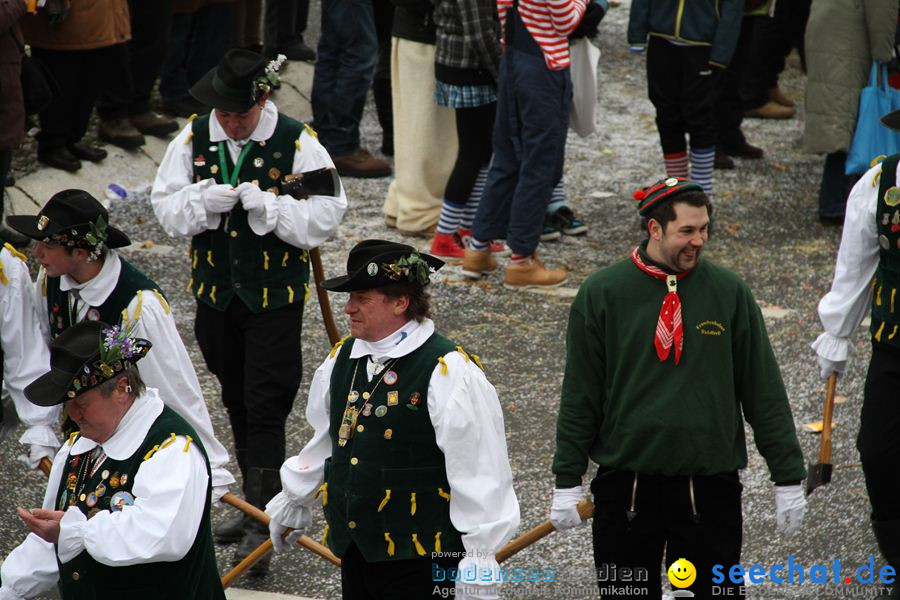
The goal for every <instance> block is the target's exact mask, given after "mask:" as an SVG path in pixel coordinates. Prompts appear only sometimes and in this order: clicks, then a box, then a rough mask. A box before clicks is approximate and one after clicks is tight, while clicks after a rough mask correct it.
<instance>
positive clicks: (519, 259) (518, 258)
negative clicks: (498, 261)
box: [509, 252, 531, 265]
mask: <svg viewBox="0 0 900 600" xmlns="http://www.w3.org/2000/svg"><path fill="white" fill-rule="evenodd" d="M529 258H531V256H529V255H527V254H516V253H515V252H513V253H512V254H511V255H510V257H509V262H510V263H511V264H514V265H522V264H525V262H526V261H527V260H528V259H529Z"/></svg>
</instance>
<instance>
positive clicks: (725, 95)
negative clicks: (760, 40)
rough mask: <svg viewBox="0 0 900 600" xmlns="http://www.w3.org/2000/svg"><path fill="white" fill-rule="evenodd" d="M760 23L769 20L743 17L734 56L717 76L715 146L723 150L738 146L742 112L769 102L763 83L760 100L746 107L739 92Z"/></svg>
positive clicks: (743, 86) (742, 135) (741, 139)
mask: <svg viewBox="0 0 900 600" xmlns="http://www.w3.org/2000/svg"><path fill="white" fill-rule="evenodd" d="M762 20H770V19H769V17H744V19H743V20H742V21H741V34H740V35H739V36H738V42H737V46H736V47H735V50H734V56H732V57H731V62H730V63H728V68H726V69H725V72H724V73H722V74H721V78H720V80H719V82H718V100H717V101H716V103H715V115H716V123H717V126H718V132H717V136H718V137H717V142H718V143H717V145H718V146H722V147H724V148H728V147H729V146H732V147H733V146H735V145H741V143H742V142H743V141H744V134H743V132H741V123H742V122H743V120H744V109H745V108H755V107H759V106H762V105H763V104H765V103H766V102H767V101H768V99H769V86H767V85H765V84H763V87H762V90H761V91H762V94H763V96H762V101H761V102H758V103H757V99H756V98H754V99H753V100H752V101H751V102H749V105H747V104H745V103H744V98H743V97H742V96H741V91H742V90H743V89H744V88H745V87H746V85H745V81H744V80H745V78H746V77H747V72H748V70H749V67H750V63H751V62H752V61H753V58H754V57H753V52H754V50H755V46H754V40H755V37H756V32H757V30H758V29H759V25H760V23H761V22H762Z"/></svg>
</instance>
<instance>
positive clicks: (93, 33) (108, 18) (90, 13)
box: [19, 0, 131, 50]
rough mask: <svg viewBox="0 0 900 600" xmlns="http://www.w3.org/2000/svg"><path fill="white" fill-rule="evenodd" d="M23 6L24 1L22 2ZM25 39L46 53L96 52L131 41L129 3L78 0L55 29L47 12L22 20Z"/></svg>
mask: <svg viewBox="0 0 900 600" xmlns="http://www.w3.org/2000/svg"><path fill="white" fill-rule="evenodd" d="M19 2H21V0H19ZM22 31H23V32H24V33H25V39H26V40H28V43H29V44H31V46H33V47H35V48H43V49H45V50H93V49H95V48H106V47H108V46H113V45H115V44H124V43H125V42H127V41H129V40H130V39H131V18H130V16H129V13H128V2H127V1H126V0H76V1H75V2H72V6H71V10H70V11H69V14H68V16H67V17H66V18H65V20H64V21H62V22H61V23H59V24H57V25H51V24H50V21H49V20H48V19H47V15H46V14H45V12H44V10H43V9H38V12H37V14H36V15H29V16H27V17H25V18H24V19H22Z"/></svg>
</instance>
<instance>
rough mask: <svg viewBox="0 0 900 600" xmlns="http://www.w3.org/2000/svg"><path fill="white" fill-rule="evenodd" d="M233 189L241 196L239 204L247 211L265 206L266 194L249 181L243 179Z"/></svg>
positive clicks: (259, 209)
mask: <svg viewBox="0 0 900 600" xmlns="http://www.w3.org/2000/svg"><path fill="white" fill-rule="evenodd" d="M235 191H236V192H237V193H238V195H240V197H241V205H243V207H244V210H246V211H247V212H254V211H262V210H265V208H266V194H268V193H271V192H264V191H262V190H261V189H259V186H256V185H253V184H252V183H250V182H249V181H245V182H244V183H242V184H241V185H239V186H237V187H236V188H235Z"/></svg>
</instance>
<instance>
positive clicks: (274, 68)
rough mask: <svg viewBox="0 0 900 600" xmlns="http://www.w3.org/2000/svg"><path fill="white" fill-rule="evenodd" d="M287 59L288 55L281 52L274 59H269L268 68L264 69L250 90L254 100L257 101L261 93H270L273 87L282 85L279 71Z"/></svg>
mask: <svg viewBox="0 0 900 600" xmlns="http://www.w3.org/2000/svg"><path fill="white" fill-rule="evenodd" d="M286 60H287V56H285V55H284V54H279V55H278V56H277V57H276V58H275V59H274V60H270V61H269V64H267V65H266V69H265V71H263V73H262V75H260V76H259V77H258V78H257V79H256V80H254V82H253V86H252V90H251V91H250V95H251V96H252V97H253V101H254V102H256V100H257V99H258V98H259V97H260V95H262V94H268V93H269V92H270V91H271V90H272V88H277V87H278V86H279V85H281V77H280V76H279V74H278V71H280V70H281V67H282V65H284V62H285V61H286Z"/></svg>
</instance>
